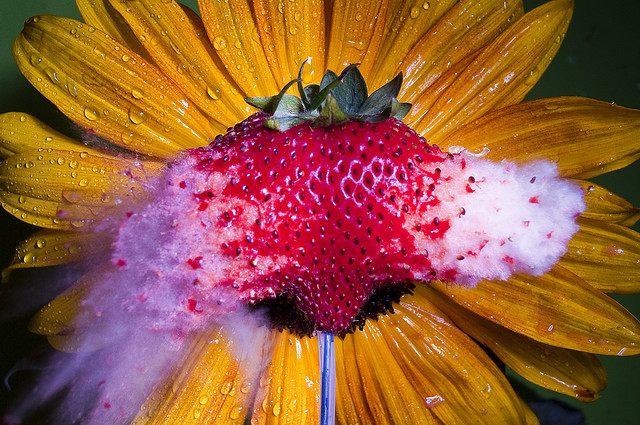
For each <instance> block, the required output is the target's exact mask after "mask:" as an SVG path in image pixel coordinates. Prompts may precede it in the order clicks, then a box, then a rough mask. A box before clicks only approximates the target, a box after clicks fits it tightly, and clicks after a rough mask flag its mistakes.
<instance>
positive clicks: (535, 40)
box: [410, 0, 573, 145]
mask: <svg viewBox="0 0 640 425" xmlns="http://www.w3.org/2000/svg"><path fill="white" fill-rule="evenodd" d="M572 11H573V1H572V0H555V1H552V2H549V3H546V4H543V5H542V6H540V7H538V8H536V9H534V10H532V11H531V12H529V13H527V14H526V15H524V16H523V17H522V19H519V20H518V21H517V22H515V23H514V24H513V25H511V26H510V27H509V28H507V29H506V30H505V31H504V32H503V33H502V34H501V35H500V36H499V37H498V38H496V39H495V40H494V41H493V42H492V43H490V44H489V45H488V46H486V47H485V48H483V49H482V50H481V51H480V52H479V54H478V56H477V57H476V58H475V59H474V61H473V62H471V63H470V64H469V65H468V66H467V67H466V68H465V69H464V71H462V72H461V73H460V74H459V75H458V76H457V78H456V80H455V81H454V82H452V83H451V85H450V86H449V87H447V89H446V90H445V91H444V92H442V93H441V94H437V100H435V102H434V103H433V106H432V107H431V108H430V109H429V110H428V112H427V113H426V114H425V115H424V116H423V117H421V118H420V119H419V120H418V116H415V115H411V116H410V120H411V121H416V124H415V125H414V129H415V130H416V131H418V132H419V133H421V134H423V135H425V136H426V138H427V139H428V140H429V141H430V142H431V143H434V144H437V145H440V144H441V143H440V142H441V140H442V139H444V137H446V136H447V135H448V134H449V133H451V132H453V131H454V130H455V129H457V128H458V127H460V126H461V125H463V124H466V123H469V122H471V121H473V120H474V119H476V118H479V117H481V116H482V115H484V114H486V113H487V112H489V111H491V110H494V109H497V108H501V107H505V106H508V105H512V104H515V103H518V102H520V101H521V100H522V99H523V98H524V96H525V95H526V94H527V93H528V92H529V90H531V88H532V87H533V85H534V84H535V83H536V82H537V81H538V79H539V78H540V76H541V75H542V73H543V72H544V70H545V69H546V68H547V66H548V65H549V62H550V61H551V59H552V58H553V57H554V56H555V54H556V52H557V51H558V49H559V48H560V42H561V41H562V38H563V37H564V34H565V32H566V30H567V26H568V25H569V20H570V19H571V14H572ZM431 96H434V93H432V92H431V91H430V90H427V91H425V92H424V93H423V94H422V95H421V96H419V97H418V98H417V99H416V102H418V103H421V102H426V104H431V103H432V102H433V100H431V99H430V97H431ZM414 114H415V113H414Z"/></svg>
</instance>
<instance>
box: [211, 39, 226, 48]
mask: <svg viewBox="0 0 640 425" xmlns="http://www.w3.org/2000/svg"><path fill="white" fill-rule="evenodd" d="M213 47H214V48H215V49H216V50H224V49H225V48H226V47H227V40H225V39H224V37H221V36H218V37H216V38H214V39H213Z"/></svg>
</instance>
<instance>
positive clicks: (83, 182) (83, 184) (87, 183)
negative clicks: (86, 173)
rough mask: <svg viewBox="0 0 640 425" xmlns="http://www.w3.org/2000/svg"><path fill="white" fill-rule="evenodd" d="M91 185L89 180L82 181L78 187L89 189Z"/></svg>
mask: <svg viewBox="0 0 640 425" xmlns="http://www.w3.org/2000/svg"><path fill="white" fill-rule="evenodd" d="M88 185H89V179H82V180H80V181H79V182H78V186H80V187H87V186H88Z"/></svg>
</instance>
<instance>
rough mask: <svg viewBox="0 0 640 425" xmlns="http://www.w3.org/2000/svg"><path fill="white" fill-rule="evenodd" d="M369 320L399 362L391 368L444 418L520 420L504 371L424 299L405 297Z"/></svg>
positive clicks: (450, 420) (471, 421)
mask: <svg viewBox="0 0 640 425" xmlns="http://www.w3.org/2000/svg"><path fill="white" fill-rule="evenodd" d="M370 323H371V324H370V325H369V324H368V327H369V328H378V329H379V332H380V334H381V336H382V338H381V340H380V345H381V344H384V343H385V342H386V344H388V346H389V349H390V351H391V353H392V354H393V357H394V359H395V361H396V362H397V363H398V366H399V367H398V370H397V371H392V373H393V374H396V375H397V374H404V375H406V377H407V378H408V379H409V381H410V383H411V385H412V387H413V388H414V389H415V390H416V391H417V392H418V393H419V394H420V398H421V401H422V403H423V406H424V407H427V408H428V409H429V411H430V412H431V413H433V414H434V415H436V416H437V417H438V418H439V419H440V420H441V421H442V422H443V423H446V424H450V423H465V424H474V423H478V424H481V423H486V422H487V420H488V419H487V418H491V419H490V421H491V422H492V423H505V424H507V423H508V424H518V423H524V414H523V411H522V409H521V405H520V402H519V400H518V398H517V396H516V395H515V393H514V391H513V389H512V388H511V385H510V384H509V383H508V381H507V380H506V378H505V376H504V375H503V374H502V372H501V371H500V370H499V369H498V367H497V366H496V365H495V363H493V362H492V361H491V359H490V358H489V357H488V356H487V355H486V353H485V352H484V351H483V350H482V349H481V348H480V347H479V346H478V345H477V344H476V343H475V342H474V341H473V340H471V338H469V337H468V336H467V335H465V334H464V333H463V332H462V331H460V329H458V328H457V327H456V326H454V325H453V324H452V323H451V322H450V321H449V319H448V318H447V317H446V316H445V315H444V314H443V313H442V312H441V311H440V310H439V309H438V308H437V307H436V306H435V305H434V304H433V303H431V302H430V301H429V300H428V299H426V298H423V297H421V296H419V295H413V296H407V297H404V298H403V300H402V302H401V303H400V305H399V306H397V307H396V308H395V313H394V314H390V315H385V316H383V317H381V318H380V319H378V321H377V322H370ZM359 342H360V341H357V342H356V344H357V343H359ZM391 364H393V363H391ZM381 367H383V368H384V366H381ZM407 402H409V401H407Z"/></svg>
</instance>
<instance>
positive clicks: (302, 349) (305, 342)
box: [251, 331, 320, 425]
mask: <svg viewBox="0 0 640 425" xmlns="http://www.w3.org/2000/svg"><path fill="white" fill-rule="evenodd" d="M274 339H275V340H274V342H273V347H272V353H271V359H270V361H269V363H268V365H267V367H266V369H265V370H264V372H263V375H262V378H261V379H260V388H259V389H258V394H257V395H256V400H255V404H254V410H253V414H252V416H251V424H252V425H257V424H301V425H305V424H311V423H316V422H317V421H318V418H319V417H320V409H319V406H320V377H319V370H318V368H319V364H318V362H319V359H318V340H317V338H309V337H303V338H299V337H297V336H295V335H292V334H291V333H289V331H283V332H274Z"/></svg>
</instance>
